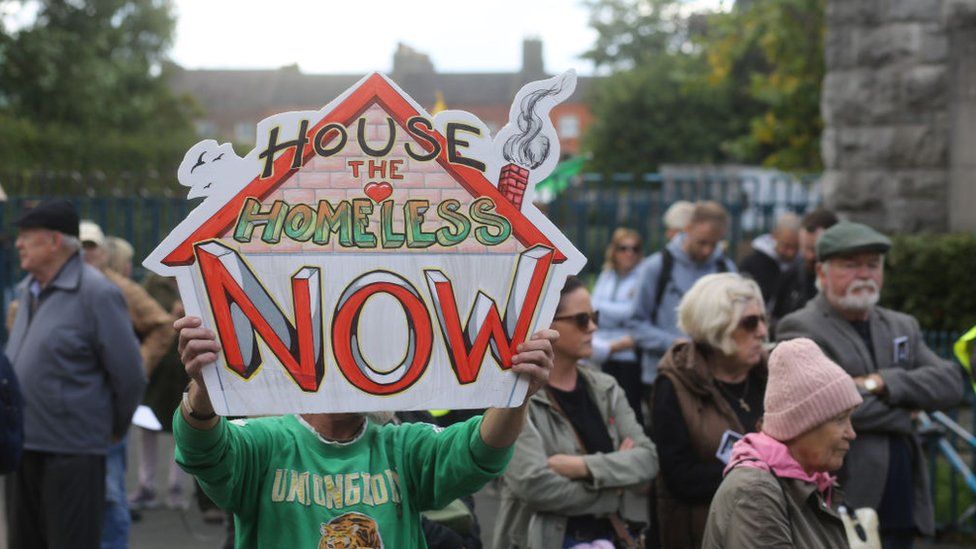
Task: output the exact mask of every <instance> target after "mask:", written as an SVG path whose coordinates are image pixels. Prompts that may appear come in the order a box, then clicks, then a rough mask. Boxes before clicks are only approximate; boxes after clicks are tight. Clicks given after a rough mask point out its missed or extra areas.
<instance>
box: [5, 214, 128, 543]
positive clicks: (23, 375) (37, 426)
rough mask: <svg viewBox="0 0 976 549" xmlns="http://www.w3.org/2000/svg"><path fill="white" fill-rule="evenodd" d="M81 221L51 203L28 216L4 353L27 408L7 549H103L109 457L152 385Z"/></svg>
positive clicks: (9, 489) (10, 496)
mask: <svg viewBox="0 0 976 549" xmlns="http://www.w3.org/2000/svg"><path fill="white" fill-rule="evenodd" d="M78 224H79V220H78V212H77V211H76V210H75V208H74V206H72V205H71V203H70V202H67V201H64V200H56V201H49V202H44V203H42V204H40V205H38V206H37V207H36V208H34V209H33V210H30V211H28V212H27V213H25V214H23V215H22V216H21V217H20V218H19V219H18V220H17V221H16V222H15V225H16V226H17V228H18V229H19V232H18V235H17V240H16V248H17V252H18V254H19V256H20V267H21V269H23V270H24V271H26V272H27V274H28V276H27V278H26V279H25V280H24V281H23V282H22V283H21V284H20V286H19V287H18V300H19V302H20V304H21V305H20V307H19V308H18V310H17V313H16V316H15V317H14V321H13V327H12V329H11V332H10V339H9V341H8V342H7V348H6V354H7V357H8V358H9V359H10V361H11V362H13V365H14V371H15V372H16V374H17V377H18V379H19V381H20V385H21V391H22V392H23V399H24V454H23V459H22V461H21V465H20V467H19V468H18V469H17V471H16V472H15V473H14V474H13V475H11V476H10V477H9V478H8V479H7V485H6V497H7V505H6V508H7V536H8V539H7V546H8V547H18V548H34V547H38V548H42V547H52V548H55V547H57V548H60V547H71V548H76V547H77V548H95V547H98V546H99V543H100V536H101V525H102V513H103V510H104V506H105V453H106V451H107V450H108V447H109V444H111V443H112V441H115V440H119V439H120V438H121V437H122V436H123V435H124V434H125V430H126V429H127V428H128V425H129V422H130V420H131V418H132V413H133V412H134V411H135V409H136V406H138V404H139V402H140V400H141V399H142V392H143V390H144V389H145V386H146V376H145V374H144V373H143V369H142V359H141V357H140V354H139V342H138V340H137V339H136V336H135V333H134V332H133V330H132V321H131V320H130V318H129V313H128V310H127V309H126V306H125V301H124V300H123V299H122V294H121V292H120V291H119V289H118V288H117V287H116V286H115V285H114V284H112V283H111V282H109V281H108V280H107V279H106V278H105V277H104V276H103V275H102V274H101V273H100V272H98V270H96V269H94V268H92V267H90V266H88V265H86V264H85V263H84V262H83V261H82V259H81V255H80V253H79V250H80V248H81V242H80V241H79V239H78Z"/></svg>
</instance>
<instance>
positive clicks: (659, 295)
mask: <svg viewBox="0 0 976 549" xmlns="http://www.w3.org/2000/svg"><path fill="white" fill-rule="evenodd" d="M673 271H674V255H672V254H671V250H669V249H668V248H667V247H665V248H664V249H663V250H661V273H660V274H658V277H657V286H656V287H655V288H654V308H653V309H652V310H651V322H653V323H654V324H657V312H658V309H660V308H661V301H662V300H663V299H664V290H665V288H667V287H668V282H671V273H672V272H673Z"/></svg>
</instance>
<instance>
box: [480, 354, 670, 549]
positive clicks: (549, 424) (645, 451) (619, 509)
mask: <svg viewBox="0 0 976 549" xmlns="http://www.w3.org/2000/svg"><path fill="white" fill-rule="evenodd" d="M578 371H579V375H580V377H581V378H584V379H585V380H586V382H587V385H588V386H589V389H590V398H592V399H593V402H594V404H596V407H597V408H598V409H599V410H600V414H601V415H602V416H603V421H604V422H605V423H606V425H607V431H608V432H609V433H610V440H611V442H613V446H614V447H615V448H617V447H619V446H620V443H621V442H622V441H623V440H624V439H625V438H630V439H631V440H633V441H634V448H633V449H631V450H625V451H617V452H613V453H609V454H588V455H587V454H585V452H583V450H582V448H580V446H579V441H578V440H579V439H578V437H577V436H576V434H575V431H574V430H573V427H572V425H571V424H570V423H569V420H568V419H566V417H565V416H563V415H562V413H561V412H560V411H559V410H557V409H556V407H554V406H553V405H552V404H551V403H550V401H549V397H548V395H547V394H546V392H545V391H539V392H537V393H536V394H535V395H533V396H532V398H531V399H530V400H529V417H528V421H527V422H526V425H525V428H524V429H522V434H521V435H520V436H519V438H518V441H517V442H516V443H515V455H514V456H513V457H512V461H511V462H510V463H509V465H508V469H507V470H506V471H505V475H504V476H503V477H502V501H501V508H500V509H499V511H498V518H497V522H496V524H495V535H494V542H493V547H495V548H497V549H502V548H510V547H518V548H521V549H526V548H532V549H550V548H552V549H558V548H559V547H562V544H563V538H564V537H565V535H566V518H567V517H570V516H574V515H586V514H593V515H597V516H607V515H610V514H612V513H620V516H621V517H622V518H624V519H625V520H628V521H632V522H646V521H647V496H646V495H644V494H642V493H641V492H642V490H641V488H643V487H644V485H645V483H647V482H648V481H650V480H651V479H653V478H654V476H655V475H656V474H657V467H658V464H657V452H656V451H655V449H654V443H652V442H651V441H650V439H648V438H647V436H646V435H645V434H644V430H643V428H642V427H641V426H640V425H639V424H638V423H637V420H636V419H635V418H634V411H633V410H632V409H631V407H630V405H629V404H628V403H627V398H626V397H625V396H624V392H623V390H622V389H621V388H620V386H619V385H617V382H616V380H614V379H613V378H612V377H610V376H608V375H606V374H603V373H601V372H596V371H593V370H588V369H585V368H578ZM554 454H575V455H586V457H585V460H586V465H587V467H588V468H589V470H590V473H591V474H592V478H590V479H587V480H570V479H568V478H566V477H563V476H561V475H558V474H556V473H554V472H553V471H552V470H551V469H549V467H548V466H547V465H546V459H547V458H548V456H551V455H554Z"/></svg>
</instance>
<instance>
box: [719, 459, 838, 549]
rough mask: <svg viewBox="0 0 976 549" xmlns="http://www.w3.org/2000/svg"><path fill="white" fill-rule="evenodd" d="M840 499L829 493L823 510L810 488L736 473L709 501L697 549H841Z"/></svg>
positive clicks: (751, 472) (749, 470)
mask: <svg viewBox="0 0 976 549" xmlns="http://www.w3.org/2000/svg"><path fill="white" fill-rule="evenodd" d="M842 498H843V494H841V493H840V491H839V490H838V489H836V488H834V489H833V494H832V497H831V505H829V506H828V505H827V502H826V501H825V500H824V498H823V497H822V496H821V494H820V492H818V491H817V489H816V486H814V485H813V484H810V483H807V482H803V481H801V480H796V479H791V478H783V477H781V478H779V479H777V478H776V477H774V476H773V475H772V473H770V472H768V471H763V470H762V469H757V468H754V467H736V468H735V469H732V471H730V472H729V474H728V475H727V476H726V477H725V480H723V481H722V485H721V486H719V489H718V492H716V493H715V497H714V498H713V499H712V506H711V507H710V508H709V510H708V523H707V524H706V525H705V538H704V540H703V541H702V549H753V548H755V549H766V548H768V547H777V548H795V549H807V548H808V549H835V548H836V549H842V548H845V549H846V547H848V543H847V535H846V534H845V533H844V523H843V522H842V521H841V518H840V515H839V514H838V513H837V506H838V505H839V502H841V501H843V499H842Z"/></svg>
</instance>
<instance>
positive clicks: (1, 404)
mask: <svg viewBox="0 0 976 549" xmlns="http://www.w3.org/2000/svg"><path fill="white" fill-rule="evenodd" d="M23 446H24V403H23V399H22V398H21V395H20V385H19V384H18V383H17V376H15V375H14V368H13V366H11V365H10V361H9V360H7V356H6V355H5V354H3V353H2V352H0V474H3V473H10V472H12V471H14V470H15V469H17V466H18V465H19V464H20V455H21V452H22V450H23Z"/></svg>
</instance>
